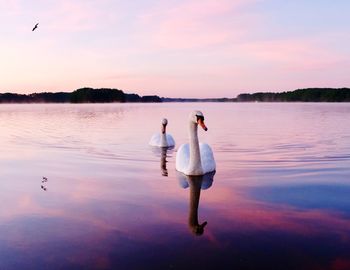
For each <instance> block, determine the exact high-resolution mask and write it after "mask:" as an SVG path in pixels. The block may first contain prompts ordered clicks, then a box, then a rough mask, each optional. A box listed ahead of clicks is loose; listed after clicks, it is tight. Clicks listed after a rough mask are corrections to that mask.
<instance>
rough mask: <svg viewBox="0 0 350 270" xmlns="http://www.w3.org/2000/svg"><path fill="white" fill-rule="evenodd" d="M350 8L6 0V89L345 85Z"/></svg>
mask: <svg viewBox="0 0 350 270" xmlns="http://www.w3.org/2000/svg"><path fill="white" fill-rule="evenodd" d="M349 8H350V3H348V2H347V1H337V2H334V3H332V4H329V3H326V1H323V2H320V1H316V0H313V1H308V2H307V3H305V1H293V2H292V3H287V2H284V3H282V1H281V3H277V2H276V1H269V0H267V1H262V0H249V1H243V0H237V1H230V0H221V1H216V0H201V1H200V0H186V1H185V0H172V1H159V0H158V1H157V0H139V1H136V2H130V3H126V2H125V1H116V0H114V1H112V0H101V1H95V0H91V1H82V0H77V1H74V2H72V1H68V0H64V1H43V0H41V1H35V2H32V3H29V2H28V1H23V0H22V1H21V0H11V1H5V0H0V9H1V17H0V25H2V28H1V29H0V31H1V32H0V34H1V42H0V59H1V63H0V74H1V81H0V82H1V83H0V92H18V93H31V92H42V91H73V90H75V89H77V88H80V87H84V86H90V87H111V88H118V89H122V90H124V91H125V92H135V93H138V94H140V95H148V94H157V95H160V96H168V97H222V96H226V97H235V96H236V95H237V94H239V93H242V92H255V91H285V90H294V89H296V88H304V87H347V86H349V84H350V77H349V76H348V71H349V69H350V60H349V59H350V48H349V46H348V45H347V44H349V41H350V33H349V31H348V30H347V26H348V25H349V23H350V19H349V17H348V16H347V12H346V10H349ZM37 22H39V27H38V29H37V30H36V31H34V32H32V31H31V28H32V27H33V26H34V24H35V23H37Z"/></svg>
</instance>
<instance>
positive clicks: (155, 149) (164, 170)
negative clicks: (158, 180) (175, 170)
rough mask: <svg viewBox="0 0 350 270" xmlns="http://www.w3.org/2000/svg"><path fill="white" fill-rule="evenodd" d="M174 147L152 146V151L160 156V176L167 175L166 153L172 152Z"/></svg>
mask: <svg viewBox="0 0 350 270" xmlns="http://www.w3.org/2000/svg"><path fill="white" fill-rule="evenodd" d="M173 149H174V147H152V151H153V153H154V154H156V155H157V156H158V155H159V156H160V172H161V174H162V176H165V177H168V169H167V163H168V161H167V157H168V153H172V151H173Z"/></svg>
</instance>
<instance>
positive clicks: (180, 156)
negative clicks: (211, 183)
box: [176, 111, 216, 175]
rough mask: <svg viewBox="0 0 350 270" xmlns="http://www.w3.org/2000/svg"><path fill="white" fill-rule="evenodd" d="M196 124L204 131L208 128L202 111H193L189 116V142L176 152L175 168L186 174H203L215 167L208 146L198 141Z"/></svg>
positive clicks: (213, 169)
mask: <svg viewBox="0 0 350 270" xmlns="http://www.w3.org/2000/svg"><path fill="white" fill-rule="evenodd" d="M198 125H200V126H201V127H202V128H203V129H204V130H205V131H207V130H208V128H207V127H206V126H205V124H204V115H203V113H202V112H200V111H193V112H192V113H191V114H190V116H189V132H190V134H189V135H190V143H189V144H188V143H187V144H183V145H181V146H180V148H179V150H178V151H177V153H176V170H177V171H179V172H182V173H184V174H186V175H204V174H206V173H209V172H213V171H215V168H216V164H215V160H214V155H213V151H212V150H211V148H210V146H209V145H208V144H206V143H199V141H198V134H197V131H198Z"/></svg>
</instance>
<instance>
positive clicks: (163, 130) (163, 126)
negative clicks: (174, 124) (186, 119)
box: [162, 125, 166, 134]
mask: <svg viewBox="0 0 350 270" xmlns="http://www.w3.org/2000/svg"><path fill="white" fill-rule="evenodd" d="M165 129H166V125H162V133H163V134H164V133H165Z"/></svg>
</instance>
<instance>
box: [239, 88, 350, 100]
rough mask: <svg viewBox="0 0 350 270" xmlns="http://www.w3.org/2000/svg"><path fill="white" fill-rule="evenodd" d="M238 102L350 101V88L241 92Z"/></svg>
mask: <svg viewBox="0 0 350 270" xmlns="http://www.w3.org/2000/svg"><path fill="white" fill-rule="evenodd" d="M237 101H238V102H252V101H259V102H350V88H307V89H297V90H294V91H288V92H281V93H273V92H257V93H253V94H240V95H238V96H237Z"/></svg>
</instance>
